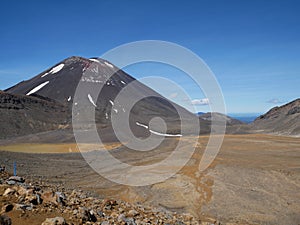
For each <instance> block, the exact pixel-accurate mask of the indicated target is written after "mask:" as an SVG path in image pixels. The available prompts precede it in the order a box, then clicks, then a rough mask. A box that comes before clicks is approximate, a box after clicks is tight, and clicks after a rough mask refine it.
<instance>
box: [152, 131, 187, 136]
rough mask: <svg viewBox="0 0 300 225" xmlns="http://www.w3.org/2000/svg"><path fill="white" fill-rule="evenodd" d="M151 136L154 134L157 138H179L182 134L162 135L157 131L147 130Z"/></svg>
mask: <svg viewBox="0 0 300 225" xmlns="http://www.w3.org/2000/svg"><path fill="white" fill-rule="evenodd" d="M149 131H150V132H151V133H152V134H156V135H158V136H165V137H181V136H182V134H163V133H159V132H157V131H154V130H149Z"/></svg>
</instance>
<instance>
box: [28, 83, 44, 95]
mask: <svg viewBox="0 0 300 225" xmlns="http://www.w3.org/2000/svg"><path fill="white" fill-rule="evenodd" d="M48 83H49V81H46V82H44V83H42V84H40V85H38V86H36V87H35V88H33V89H32V90H31V91H29V92H28V93H27V94H26V95H31V94H33V93H35V92H37V91H38V90H40V89H41V88H43V87H44V86H45V85H47V84H48Z"/></svg>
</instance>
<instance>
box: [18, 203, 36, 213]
mask: <svg viewBox="0 0 300 225" xmlns="http://www.w3.org/2000/svg"><path fill="white" fill-rule="evenodd" d="M15 209H16V210H22V211H25V210H29V211H30V210H32V209H33V205H32V204H31V205H26V204H15Z"/></svg>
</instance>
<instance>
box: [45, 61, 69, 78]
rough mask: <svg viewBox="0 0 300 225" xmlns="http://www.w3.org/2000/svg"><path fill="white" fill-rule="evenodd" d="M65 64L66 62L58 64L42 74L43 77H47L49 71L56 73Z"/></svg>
mask: <svg viewBox="0 0 300 225" xmlns="http://www.w3.org/2000/svg"><path fill="white" fill-rule="evenodd" d="M64 66H65V64H63V63H62V64H59V65H58V66H56V67H54V68H52V69H51V70H50V71H49V72H47V73H45V74H44V75H42V76H41V77H45V76H47V75H48V74H49V73H52V74H55V73H57V72H59V71H60V70H61V69H62V68H63V67H64Z"/></svg>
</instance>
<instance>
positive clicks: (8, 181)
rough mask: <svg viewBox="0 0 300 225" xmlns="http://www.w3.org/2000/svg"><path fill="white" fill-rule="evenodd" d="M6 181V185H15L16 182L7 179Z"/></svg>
mask: <svg viewBox="0 0 300 225" xmlns="http://www.w3.org/2000/svg"><path fill="white" fill-rule="evenodd" d="M6 183H7V184H8V185H15V184H16V183H17V182H16V181H14V180H7V181H6Z"/></svg>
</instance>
